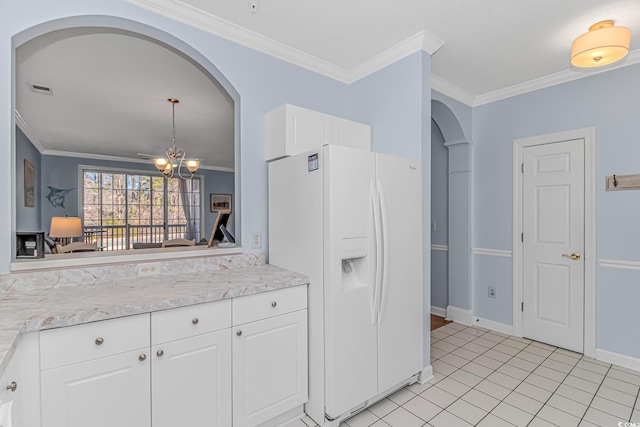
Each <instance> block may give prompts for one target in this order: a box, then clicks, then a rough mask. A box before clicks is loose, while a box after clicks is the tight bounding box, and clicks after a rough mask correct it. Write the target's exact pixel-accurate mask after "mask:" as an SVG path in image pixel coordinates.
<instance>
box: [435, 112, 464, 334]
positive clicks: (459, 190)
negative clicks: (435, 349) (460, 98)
mask: <svg viewBox="0 0 640 427" xmlns="http://www.w3.org/2000/svg"><path fill="white" fill-rule="evenodd" d="M431 115H432V173H433V174H435V175H436V176H435V177H434V176H433V175H432V217H433V218H442V217H443V216H445V217H446V234H445V230H443V228H442V227H440V226H439V225H438V220H436V222H435V224H434V223H432V225H431V226H432V231H431V235H432V242H433V243H434V245H432V248H431V249H432V250H431V259H432V263H431V269H432V293H431V296H432V302H433V303H435V304H434V307H437V308H440V309H445V308H446V317H447V318H448V319H451V320H454V321H456V322H458V323H462V324H466V325H471V324H472V323H473V311H472V297H471V276H470V274H471V217H470V213H471V144H470V142H469V141H468V140H467V138H466V137H465V135H464V132H463V130H462V126H461V125H460V122H459V121H458V119H457V118H456V116H455V115H454V114H453V112H452V111H451V109H449V107H447V106H446V105H445V104H444V103H442V102H440V101H437V100H432V101H431ZM434 146H435V147H434ZM442 146H444V147H446V152H447V153H446V156H444V155H443V153H442V148H441V147H442ZM434 154H435V155H434ZM444 158H446V161H447V165H446V178H445V177H444V174H445V169H444V167H443V165H442V164H441V163H442V161H443V159H444ZM434 162H438V163H437V164H436V163H434ZM444 186H446V189H445V188H443V187H444ZM444 194H446V197H445V196H444ZM443 200H446V204H447V206H446V209H444V208H443V207H442V206H441V205H442V203H443ZM440 222H441V223H443V222H444V220H442V219H440ZM441 225H442V226H445V224H444V223H443V224H441ZM442 242H446V243H442ZM445 254H446V255H445ZM445 262H446V268H445V267H444V266H443V264H444V263H445ZM433 283H435V287H434V285H433ZM445 303H446V307H439V304H440V305H442V304H445ZM436 311H438V310H436ZM434 314H440V315H442V314H445V313H443V312H442V311H439V313H434Z"/></svg>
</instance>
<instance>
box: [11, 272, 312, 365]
mask: <svg viewBox="0 0 640 427" xmlns="http://www.w3.org/2000/svg"><path fill="white" fill-rule="evenodd" d="M308 283H309V278H308V277H307V276H304V275H302V274H298V273H294V272H291V271H288V270H284V269H281V268H278V267H274V266H271V265H258V266H250V267H240V268H233V269H229V270H219V271H208V272H201V273H189V274H182V275H176V276H167V275H158V276H147V277H138V278H136V279H130V280H127V281H117V282H111V283H101V284H92V285H87V286H59V287H54V288H47V289H34V290H11V289H9V290H7V291H0V376H1V375H2V374H3V372H4V371H5V369H6V367H7V366H8V364H9V361H10V359H11V356H12V355H13V353H14V352H15V349H16V347H17V346H18V343H19V341H20V337H21V336H22V334H24V333H26V332H32V331H40V330H44V329H51V328H59V327H64V326H72V325H78V324H82V323H89V322H94V321H98V320H107V319H113V318H116V317H123V316H130V315H134V314H142V313H150V312H153V311H159V310H165V309H169V308H176V307H182V306H187V305H192V304H199V303H205V302H213V301H219V300H223V299H228V298H234V297H239V296H244V295H251V294H256V293H260V292H266V291H272V290H276V289H284V288H288V287H292V286H298V285H305V284H308Z"/></svg>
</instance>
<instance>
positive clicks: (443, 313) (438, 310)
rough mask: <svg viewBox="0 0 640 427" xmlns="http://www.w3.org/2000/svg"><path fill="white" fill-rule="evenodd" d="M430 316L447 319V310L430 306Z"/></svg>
mask: <svg viewBox="0 0 640 427" xmlns="http://www.w3.org/2000/svg"><path fill="white" fill-rule="evenodd" d="M431 314H435V315H436V316H440V317H447V309H446V308H440V307H436V306H435V305H432V306H431Z"/></svg>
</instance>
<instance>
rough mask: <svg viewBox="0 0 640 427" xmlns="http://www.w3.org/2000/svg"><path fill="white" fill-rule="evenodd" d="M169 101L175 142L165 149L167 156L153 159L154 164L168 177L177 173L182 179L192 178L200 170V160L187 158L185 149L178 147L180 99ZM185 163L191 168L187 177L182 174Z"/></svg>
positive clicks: (173, 140)
mask: <svg viewBox="0 0 640 427" xmlns="http://www.w3.org/2000/svg"><path fill="white" fill-rule="evenodd" d="M167 101H169V102H170V103H171V110H172V119H173V121H172V128H173V139H172V143H173V144H172V146H171V147H169V148H167V149H166V150H165V157H158V158H155V159H153V164H154V165H156V167H157V168H158V170H159V171H160V172H162V175H164V177H165V178H167V179H171V178H173V177H174V176H176V175H177V176H178V177H180V178H182V179H191V178H193V174H194V173H195V172H196V171H197V170H198V167H199V166H200V162H199V161H198V160H194V159H191V160H187V159H185V156H186V153H185V151H184V150H183V149H182V148H176V104H177V103H179V102H180V101H179V100H178V99H176V98H169V99H167ZM183 165H184V166H185V167H186V168H187V169H188V170H189V175H188V176H186V177H185V176H183V175H182V166H183Z"/></svg>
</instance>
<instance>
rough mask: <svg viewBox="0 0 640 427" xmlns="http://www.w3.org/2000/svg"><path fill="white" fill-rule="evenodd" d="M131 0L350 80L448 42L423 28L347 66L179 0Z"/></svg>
mask: <svg viewBox="0 0 640 427" xmlns="http://www.w3.org/2000/svg"><path fill="white" fill-rule="evenodd" d="M128 1H129V2H130V3H133V4H135V5H137V6H139V7H142V8H145V9H147V10H151V11H152V12H154V13H157V14H160V15H163V16H166V17H169V18H171V19H173V20H176V21H179V22H182V23H184V24H187V25H189V26H191V27H194V28H198V29H200V30H203V31H206V32H208V33H211V34H215V35H217V36H219V37H222V38H224V39H227V40H231V41H232V42H235V43H238V44H240V45H242V46H246V47H248V48H250V49H255V50H257V51H259V52H262V53H265V54H267V55H270V56H273V57H275V58H278V59H281V60H283V61H286V62H289V63H291V64H294V65H297V66H300V67H303V68H306V69H308V70H311V71H314V72H316V73H319V74H322V75H324V76H326V77H329V78H332V79H334V80H338V81H340V82H342V83H347V84H349V83H353V82H355V81H357V80H359V79H361V78H363V77H366V76H368V75H369V74H371V73H374V72H376V71H378V70H380V69H381V68H384V67H386V66H388V65H391V64H393V63H394V62H396V61H398V60H400V59H402V58H405V57H407V56H408V55H411V54H413V53H415V52H418V51H420V50H424V51H425V52H427V53H428V54H429V55H433V54H434V53H435V52H436V51H437V50H438V49H440V47H442V45H443V44H444V42H443V41H442V40H440V39H438V38H437V37H435V36H434V35H433V34H431V33H429V32H428V31H426V30H422V31H420V32H418V33H416V34H414V35H413V36H411V37H409V38H407V39H405V40H403V41H401V42H399V43H397V44H396V45H394V46H393V47H391V48H390V49H387V50H385V51H384V52H382V53H380V54H378V55H376V56H374V57H373V58H370V59H368V60H366V61H364V62H363V63H361V64H359V65H358V66H356V67H354V68H352V69H345V68H342V67H339V66H337V65H335V64H333V63H331V62H329V61H326V60H324V59H320V58H318V57H316V56H313V55H310V54H308V53H306V52H303V51H301V50H298V49H295V48H293V47H291V46H289V45H286V44H284V43H281V42H279V41H276V40H274V39H272V38H269V37H266V36H264V35H262V34H259V33H257V32H255V31H252V30H249V29H247V28H244V27H242V26H240V25H237V24H234V23H232V22H229V21H227V20H224V19H222V18H220V17H218V16H215V15H213V14H211V13H208V12H206V11H203V10H202V9H199V8H196V7H193V6H191V5H188V4H186V3H184V2H182V1H179V0H128Z"/></svg>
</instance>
